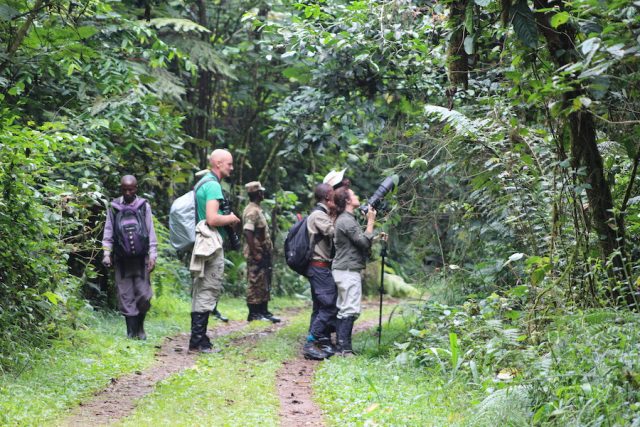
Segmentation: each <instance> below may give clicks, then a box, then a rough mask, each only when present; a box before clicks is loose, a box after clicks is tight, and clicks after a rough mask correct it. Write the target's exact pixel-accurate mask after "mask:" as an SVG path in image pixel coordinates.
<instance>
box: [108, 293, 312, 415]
mask: <svg viewBox="0 0 640 427" xmlns="http://www.w3.org/2000/svg"><path fill="white" fill-rule="evenodd" d="M274 306H275V305H274ZM308 319H309V313H308V312H307V311H306V310H305V311H303V312H301V313H300V314H298V315H296V316H295V317H294V318H293V319H292V321H291V323H290V324H289V325H287V327H285V328H283V329H280V330H279V331H278V332H276V333H275V334H273V335H271V336H268V337H265V338H263V339H261V340H259V341H258V342H257V343H251V344H249V345H240V346H231V347H225V346H224V343H218V346H219V347H222V348H224V350H223V351H222V352H221V353H216V354H212V355H203V356H201V357H200V358H199V359H198V363H197V365H196V366H195V367H194V368H193V369H188V370H186V371H184V372H182V373H181V374H179V375H175V376H173V377H171V378H169V379H167V380H166V381H163V382H162V383H161V384H159V385H158V386H157V387H156V389H155V391H154V392H153V393H151V394H149V395H147V396H146V397H144V398H143V399H141V401H140V404H139V405H138V407H137V408H136V410H135V412H134V413H133V414H132V416H130V417H128V418H127V419H125V420H123V422H122V423H121V424H120V425H122V426H140V425H148V426H151V425H153V426H200V425H202V426H204V425H216V426H244V425H261V426H277V425H279V419H278V408H279V400H278V396H277V393H275V388H276V385H275V376H276V372H277V371H278V370H279V369H280V367H281V366H282V362H283V361H285V360H287V359H290V358H292V357H294V355H295V353H296V352H297V351H298V348H299V346H300V345H301V343H302V339H303V337H304V335H305V332H306V329H307V327H308ZM251 326H252V329H253V330H254V331H255V330H258V331H259V329H260V328H261V327H262V328H263V327H264V323H262V324H261V323H253V324H251ZM226 342H228V339H226Z"/></svg>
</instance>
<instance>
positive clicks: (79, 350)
mask: <svg viewBox="0 0 640 427" xmlns="http://www.w3.org/2000/svg"><path fill="white" fill-rule="evenodd" d="M300 304H301V302H300V301H298V300H292V299H275V300H274V301H273V302H272V303H271V307H272V308H273V309H275V310H272V311H277V310H278V309H280V308H283V307H287V306H295V305H300ZM219 309H220V310H221V311H222V312H223V314H225V315H226V316H228V317H229V318H230V319H232V320H241V319H245V318H246V306H245V302H244V300H241V299H223V300H222V301H221V302H220V306H219ZM190 311H191V305H190V302H188V301H184V300H180V299H177V298H173V297H160V298H156V299H154V300H153V308H152V311H151V313H150V314H149V316H148V321H147V322H146V324H145V329H146V331H147V335H148V340H147V341H135V340H129V339H127V338H125V336H124V335H125V324H124V320H123V318H122V316H120V315H118V314H115V313H87V315H86V320H85V321H84V323H85V325H86V327H84V328H83V329H78V330H73V331H67V332H66V334H65V337H64V338H63V339H60V340H56V341H54V342H53V343H52V345H51V347H50V348H48V349H45V350H38V351H34V353H33V354H31V355H29V358H28V360H30V364H29V365H28V366H25V368H24V370H22V371H21V372H20V373H18V374H15V375H4V376H2V377H0V425H20V426H31V425H34V426H35V425H38V426H39V425H48V424H51V423H52V422H53V421H54V420H55V419H58V418H60V417H63V416H64V413H65V412H66V411H67V410H68V409H69V408H70V407H73V406H75V405H77V404H78V403H79V402H81V401H82V400H83V399H87V398H90V396H92V395H93V394H94V393H95V392H96V391H98V390H101V389H103V388H104V387H105V386H106V385H108V384H109V382H110V381H111V379H112V378H117V377H120V376H122V375H125V374H128V373H131V372H135V371H138V370H142V369H145V368H147V367H149V366H150V365H151V364H152V363H153V361H154V354H155V352H156V350H157V349H156V346H157V345H159V344H160V342H161V340H162V339H163V338H164V337H165V336H168V335H175V334H176V333H178V332H180V331H188V330H189V325H190V317H189V313H190ZM214 322H215V320H213V319H212V323H214Z"/></svg>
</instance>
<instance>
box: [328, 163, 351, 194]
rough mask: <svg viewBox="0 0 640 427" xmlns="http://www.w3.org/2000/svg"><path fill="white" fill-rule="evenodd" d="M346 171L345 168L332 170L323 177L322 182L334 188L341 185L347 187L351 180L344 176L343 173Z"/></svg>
mask: <svg viewBox="0 0 640 427" xmlns="http://www.w3.org/2000/svg"><path fill="white" fill-rule="evenodd" d="M346 171H347V169H346V168H345V169H342V170H341V171H334V170H332V171H331V172H329V173H328V174H327V175H326V176H325V177H324V179H323V180H322V183H323V184H329V185H330V186H332V187H333V189H334V190H335V189H337V188H340V187H342V186H343V185H344V186H347V187H348V186H349V185H351V181H350V180H349V179H348V178H345V177H344V173H345V172H346Z"/></svg>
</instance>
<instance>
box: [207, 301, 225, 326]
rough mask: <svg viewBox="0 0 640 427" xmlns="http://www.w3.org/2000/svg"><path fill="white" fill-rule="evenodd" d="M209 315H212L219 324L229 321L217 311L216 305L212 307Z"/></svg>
mask: <svg viewBox="0 0 640 427" xmlns="http://www.w3.org/2000/svg"><path fill="white" fill-rule="evenodd" d="M211 315H213V317H215V318H216V319H218V320H220V321H221V322H224V323H227V322H228V321H229V318H228V317H226V316H223V315H222V313H220V312H219V311H218V304H216V306H215V307H213V311H212V312H211Z"/></svg>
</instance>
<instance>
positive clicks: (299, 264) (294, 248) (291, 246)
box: [284, 209, 322, 276]
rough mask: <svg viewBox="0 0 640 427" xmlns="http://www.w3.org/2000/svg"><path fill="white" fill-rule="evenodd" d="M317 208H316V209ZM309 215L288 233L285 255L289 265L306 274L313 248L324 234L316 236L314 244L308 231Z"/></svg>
mask: <svg viewBox="0 0 640 427" xmlns="http://www.w3.org/2000/svg"><path fill="white" fill-rule="evenodd" d="M314 210H315V209H314ZM307 219H309V217H308V216H306V217H304V218H302V219H301V220H300V221H298V222H296V223H295V224H293V227H291V229H290V230H289V232H288V233H287V238H286V239H285V240H284V257H285V259H286V261H287V265H288V266H289V268H291V269H292V270H293V271H295V272H296V273H298V274H300V275H302V276H306V275H307V268H309V263H310V262H311V257H312V256H313V249H314V247H315V246H316V243H318V242H319V241H320V239H322V236H321V235H320V236H314V241H313V244H311V241H310V240H309V233H308V232H307Z"/></svg>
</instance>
